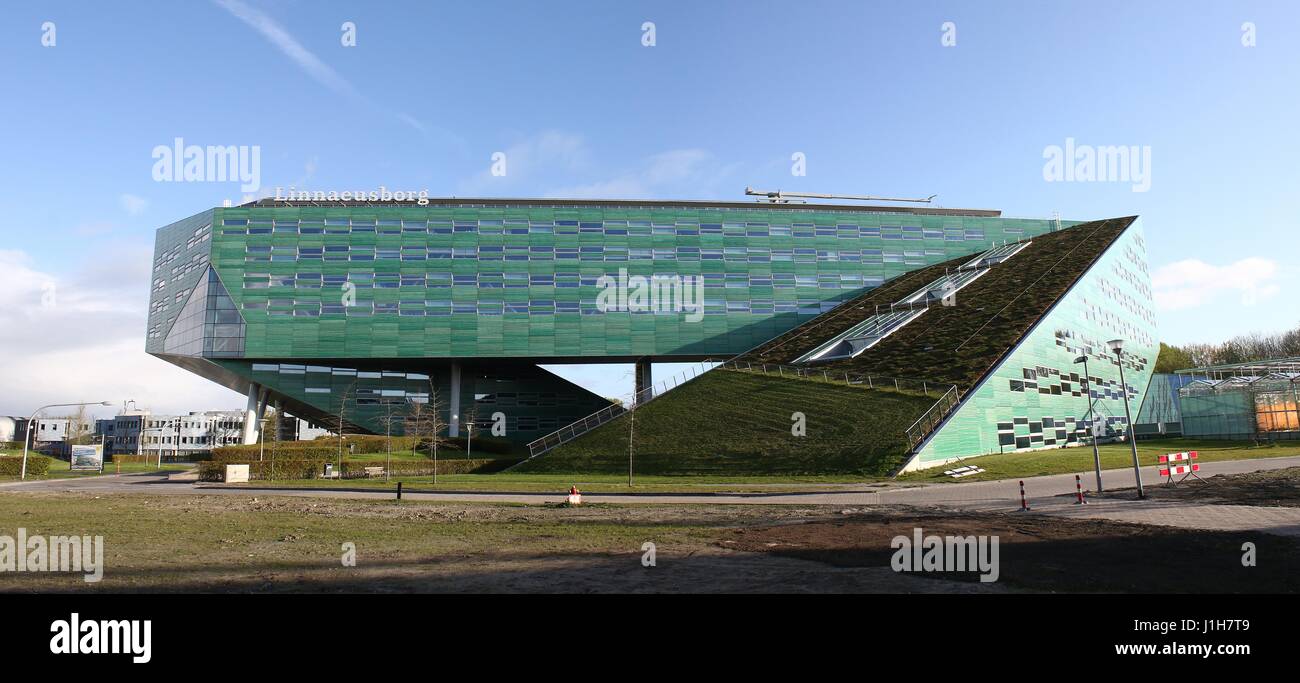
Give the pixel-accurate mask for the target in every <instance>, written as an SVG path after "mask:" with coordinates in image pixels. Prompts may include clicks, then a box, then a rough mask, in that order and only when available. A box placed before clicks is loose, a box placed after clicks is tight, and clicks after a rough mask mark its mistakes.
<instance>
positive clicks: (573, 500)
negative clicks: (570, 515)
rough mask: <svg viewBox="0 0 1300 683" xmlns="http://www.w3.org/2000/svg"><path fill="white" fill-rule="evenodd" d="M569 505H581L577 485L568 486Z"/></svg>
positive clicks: (580, 495)
mask: <svg viewBox="0 0 1300 683" xmlns="http://www.w3.org/2000/svg"><path fill="white" fill-rule="evenodd" d="M568 502H569V505H582V492H581V491H579V490H578V487H577V486H570V487H569V500H568Z"/></svg>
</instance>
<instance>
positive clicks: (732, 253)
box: [244, 244, 947, 265]
mask: <svg viewBox="0 0 1300 683" xmlns="http://www.w3.org/2000/svg"><path fill="white" fill-rule="evenodd" d="M946 256H947V254H946V253H945V252H944V251H943V250H940V249H811V248H808V249H803V248H800V249H769V248H766V247H725V248H721V249H717V248H703V247H675V248H667V247H665V248H658V247H653V248H652V247H616V246H600V245H594V246H585V247H550V246H512V245H506V246H487V245H480V246H474V247H425V246H404V247H371V246H353V245H347V244H327V245H324V246H316V247H306V246H273V245H269V244H266V245H254V244H250V245H248V246H247V247H245V249H244V262H245V263H259V262H296V261H331V262H338V261H428V260H435V259H474V260H478V261H603V262H621V261H725V262H734V263H771V262H794V263H827V262H831V263H838V262H843V263H877V264H880V263H906V264H910V265H924V264H925V263H926V259H935V260H941V259H943V258H945V257H946Z"/></svg>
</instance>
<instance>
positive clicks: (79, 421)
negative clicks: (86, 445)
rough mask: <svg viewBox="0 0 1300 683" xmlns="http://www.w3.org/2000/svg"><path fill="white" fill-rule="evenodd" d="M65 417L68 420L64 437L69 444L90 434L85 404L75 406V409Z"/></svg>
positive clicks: (76, 442)
mask: <svg viewBox="0 0 1300 683" xmlns="http://www.w3.org/2000/svg"><path fill="white" fill-rule="evenodd" d="M66 419H67V420H68V431H67V433H66V434H65V435H64V438H65V439H67V441H68V444H69V445H71V444H79V443H81V442H82V440H84V439H85V438H86V437H87V436H89V435H90V432H91V421H90V416H89V415H88V414H87V413H86V406H77V411H76V412H75V413H73V414H71V415H69V416H68V417H67V418H66Z"/></svg>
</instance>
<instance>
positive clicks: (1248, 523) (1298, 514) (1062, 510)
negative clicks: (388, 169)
mask: <svg viewBox="0 0 1300 683" xmlns="http://www.w3.org/2000/svg"><path fill="white" fill-rule="evenodd" d="M1287 467H1300V456H1293V457H1286V458H1260V459H1254V460H1230V461H1223V462H1212V463H1206V464H1204V465H1203V466H1202V468H1203V470H1204V471H1203V472H1202V475H1205V476H1212V475H1217V474H1239V473H1244V472H1256V471H1262V470H1275V469H1282V468H1287ZM1095 481H1096V480H1095V475H1094V474H1092V473H1083V483H1084V487H1085V489H1089V490H1090V489H1091V488H1094V486H1090V485H1089V484H1090V483H1092V484H1095ZM1142 481H1143V483H1144V484H1146V485H1148V486H1153V485H1159V482H1160V479H1159V477H1158V475H1157V473H1156V467H1144V468H1142ZM1024 482H1025V489H1026V494H1027V496H1028V498H1029V505H1030V507H1031V508H1032V511H1033V512H1034V513H1037V514H1051V515H1060V516H1066V517H1088V518H1105V519H1114V520H1119V521H1128V522H1139V523H1145V524H1158V525H1166V526H1179V527H1189V528H1200V529H1223V530H1245V529H1256V530H1260V531H1265V532H1268V533H1276V534H1282V535H1286V536H1296V537H1300V508H1277V507H1256V506H1247V505H1204V504H1197V503H1195V502H1189V501H1152V500H1147V501H1137V500H1112V499H1107V500H1093V501H1092V502H1091V503H1090V504H1089V505H1086V506H1080V505H1074V504H1073V498H1066V497H1063V496H1066V495H1069V494H1073V493H1074V491H1075V480H1074V475H1073V474H1057V475H1047V476H1041V477H1029V478H1026V479H1025V480H1024ZM1102 484H1103V486H1104V487H1105V488H1106V489H1108V490H1110V489H1117V488H1121V487H1132V485H1133V471H1132V470H1105V471H1103V472H1102ZM13 490H21V491H77V492H85V493H143V494H162V495H194V494H214V495H239V496H256V495H277V496H296V497H312V498H321V497H325V498H355V499H392V498H393V491H392V490H364V489H342V490H340V489H273V488H255V487H245V486H239V487H234V486H231V487H227V486H222V485H195V484H193V483H191V482H189V481H182V480H169V478H168V475H167V474H153V473H145V474H124V475H105V476H101V477H84V478H77V479H48V480H43V481H33V482H10V483H6V484H0V492H4V491H13ZM403 497H404V498H406V499H408V500H420V501H443V502H497V503H532V504H541V503H559V502H562V501H563V500H564V493H562V492H556V493H494V492H473V491H462V492H437V493H422V492H415V491H409V490H408V491H406V492H404V494H403ZM583 497H584V498H585V499H586V500H588V501H591V502H604V503H660V504H665V503H666V504H679V505H680V504H706V505H736V504H761V505H839V506H844V507H855V506H868V505H940V506H945V507H952V508H957V509H963V510H975V511H1009V510H1015V509H1017V508H1019V480H1016V479H1003V480H995V481H982V482H962V483H942V484H921V485H915V486H911V485H907V484H900V483H886V484H864V485H862V486H851V487H843V486H836V487H827V489H825V490H820V491H809V492H798V493H788V492H783V493H646V494H618V493H589V494H583Z"/></svg>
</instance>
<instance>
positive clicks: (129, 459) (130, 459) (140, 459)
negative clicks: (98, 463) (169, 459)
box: [108, 453, 158, 465]
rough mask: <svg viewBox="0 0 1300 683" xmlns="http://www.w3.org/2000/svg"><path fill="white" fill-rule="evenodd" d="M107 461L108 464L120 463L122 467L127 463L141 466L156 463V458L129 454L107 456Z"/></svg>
mask: <svg viewBox="0 0 1300 683" xmlns="http://www.w3.org/2000/svg"><path fill="white" fill-rule="evenodd" d="M108 460H109V461H110V462H117V463H122V464H123V465H125V464H127V463H136V464H141V463H151V462H158V456H155V455H131V454H129V453H114V454H113V455H110V456H108Z"/></svg>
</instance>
